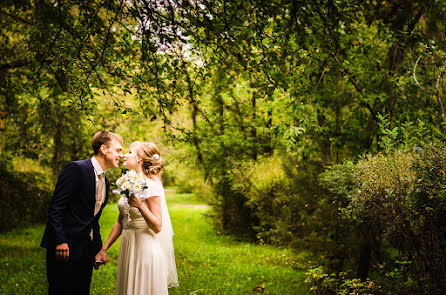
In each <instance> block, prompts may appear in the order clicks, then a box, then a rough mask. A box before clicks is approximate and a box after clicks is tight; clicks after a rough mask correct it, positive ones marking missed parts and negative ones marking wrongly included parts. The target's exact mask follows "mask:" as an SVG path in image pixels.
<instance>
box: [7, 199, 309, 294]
mask: <svg viewBox="0 0 446 295" xmlns="http://www.w3.org/2000/svg"><path fill="white" fill-rule="evenodd" d="M168 204H169V211H170V214H171V218H172V223H173V227H174V230H175V236H174V244H175V252H176V258H177V268H178V275H179V279H180V287H179V288H173V289H170V294H256V293H260V290H262V289H263V292H264V294H304V293H305V292H304V290H305V286H304V284H303V280H304V279H303V271H302V270H299V267H298V264H297V262H296V261H299V260H300V257H297V256H296V254H294V253H292V252H291V251H290V250H287V249H278V248H275V247H270V246H259V245H253V244H249V243H243V242H238V241H236V240H235V239H233V238H231V237H228V236H222V235H217V234H216V233H215V232H214V231H213V229H212V227H211V225H210V223H209V220H208V218H207V217H206V216H205V215H204V214H205V213H206V212H207V211H208V210H209V209H208V208H207V206H205V205H204V204H200V203H199V202H198V201H195V200H193V197H192V195H187V194H182V195H179V194H174V193H169V194H168ZM117 215H118V211H117V208H116V204H111V205H109V206H107V207H106V210H105V211H104V213H103V216H102V218H101V229H102V232H103V237H104V238H106V235H107V234H108V233H109V231H110V229H111V226H112V225H113V223H114V222H115V220H116V218H117ZM42 232H43V226H35V227H31V228H27V229H18V230H14V231H12V232H9V233H6V234H2V235H0V278H1V281H0V294H46V292H47V283H46V277H45V252H44V250H43V249H41V248H40V247H39V242H40V238H41V235H42ZM118 249H119V241H117V242H116V243H115V244H114V245H113V246H112V247H111V249H110V250H109V257H110V262H109V264H107V265H106V266H103V267H101V269H100V270H99V271H95V272H94V273H93V279H92V285H91V294H114V292H115V282H116V262H117V254H118Z"/></svg>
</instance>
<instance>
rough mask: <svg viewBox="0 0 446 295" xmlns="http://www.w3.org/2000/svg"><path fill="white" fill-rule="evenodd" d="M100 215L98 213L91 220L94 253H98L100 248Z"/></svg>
mask: <svg viewBox="0 0 446 295" xmlns="http://www.w3.org/2000/svg"><path fill="white" fill-rule="evenodd" d="M101 214H102V212H99V213H98V214H96V216H95V217H94V218H93V243H94V245H95V248H96V252H99V250H101V248H102V238H101V231H100V228H99V217H101Z"/></svg>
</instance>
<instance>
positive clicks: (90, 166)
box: [87, 159, 96, 211]
mask: <svg viewBox="0 0 446 295" xmlns="http://www.w3.org/2000/svg"><path fill="white" fill-rule="evenodd" d="M87 168H88V169H87V170H88V183H89V185H88V186H89V187H88V191H89V192H90V193H89V198H90V199H91V202H90V204H92V208H93V211H94V204H95V202H96V176H95V174H94V168H93V164H92V163H91V159H87Z"/></svg>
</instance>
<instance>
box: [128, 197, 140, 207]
mask: <svg viewBox="0 0 446 295" xmlns="http://www.w3.org/2000/svg"><path fill="white" fill-rule="evenodd" d="M128 202H129V205H130V206H132V207H135V208H138V209H139V208H141V206H142V201H141V200H140V199H139V198H138V197H137V196H135V195H134V194H131V195H130V197H129V200H128Z"/></svg>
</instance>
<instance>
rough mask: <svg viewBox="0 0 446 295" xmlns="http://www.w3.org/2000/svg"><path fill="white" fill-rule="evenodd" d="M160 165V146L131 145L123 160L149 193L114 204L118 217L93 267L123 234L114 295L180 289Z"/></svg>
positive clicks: (105, 260) (154, 294)
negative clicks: (139, 177)
mask: <svg viewBox="0 0 446 295" xmlns="http://www.w3.org/2000/svg"><path fill="white" fill-rule="evenodd" d="M163 165H164V161H163V160H162V158H161V156H160V151H159V149H158V147H157V146H156V145H155V144H153V143H149V142H139V141H136V142H133V143H132V144H131V145H130V148H129V151H128V153H127V154H125V155H124V163H123V166H124V167H125V168H127V169H129V170H130V169H134V170H135V171H136V172H138V173H143V174H144V176H145V177H146V178H147V183H148V188H146V189H145V190H144V191H143V192H142V193H139V194H137V195H132V196H131V197H130V198H128V200H127V198H126V197H125V196H121V198H120V199H119V201H118V208H119V217H118V220H117V221H116V223H115V225H114V226H113V228H112V230H111V232H110V235H109V236H108V238H107V241H106V242H105V243H104V246H103V247H102V249H101V251H100V252H99V253H98V254H97V255H96V258H95V261H96V265H97V266H98V264H101V263H106V262H107V260H108V257H107V254H106V251H107V249H108V248H110V246H111V245H112V244H113V243H114V242H115V241H116V239H117V238H118V237H119V236H120V235H121V243H120V246H119V256H118V275H117V281H116V294H118V295H125V294H128V295H139V294H153V295H159V294H168V287H177V286H178V276H177V270H176V265H175V255H174V249H173V243H172V236H173V229H172V224H171V222H170V217H169V212H168V210H167V205H166V198H165V195H164V189H163V184H162V183H161V179H160V173H161V169H162V168H163Z"/></svg>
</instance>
